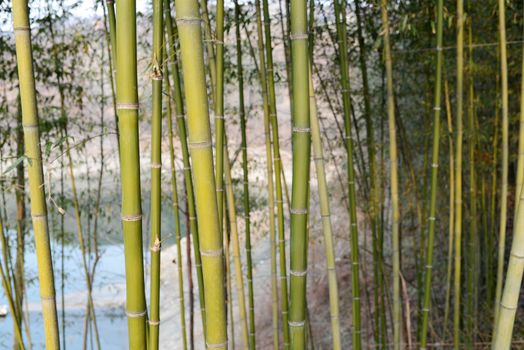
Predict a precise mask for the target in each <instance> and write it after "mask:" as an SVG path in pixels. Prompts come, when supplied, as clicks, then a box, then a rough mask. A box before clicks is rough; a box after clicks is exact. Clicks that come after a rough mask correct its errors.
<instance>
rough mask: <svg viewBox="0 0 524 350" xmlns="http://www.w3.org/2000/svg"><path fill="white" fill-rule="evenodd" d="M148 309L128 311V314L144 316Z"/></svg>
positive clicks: (136, 316)
mask: <svg viewBox="0 0 524 350" xmlns="http://www.w3.org/2000/svg"><path fill="white" fill-rule="evenodd" d="M146 312H147V311H146V310H144V311H126V316H127V317H131V318H138V317H143V316H145V315H146Z"/></svg>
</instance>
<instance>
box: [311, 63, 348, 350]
mask: <svg viewBox="0 0 524 350" xmlns="http://www.w3.org/2000/svg"><path fill="white" fill-rule="evenodd" d="M309 112H310V124H311V138H312V140H313V161H314V162H315V169H316V172H317V182H318V195H319V198H320V216H321V219H322V229H323V232H324V246H325V251H326V262H327V274H328V283H329V307H330V313H331V332H332V336H333V350H339V349H341V339H340V318H339V308H338V285H337V273H336V265H335V249H334V244H333V232H332V231H333V230H332V227H331V213H330V209H329V191H328V186H327V181H326V170H325V168H324V151H323V150H322V139H321V137H320V125H319V121H318V114H317V106H316V101H315V90H314V87H313V76H312V74H311V68H310V72H309Z"/></svg>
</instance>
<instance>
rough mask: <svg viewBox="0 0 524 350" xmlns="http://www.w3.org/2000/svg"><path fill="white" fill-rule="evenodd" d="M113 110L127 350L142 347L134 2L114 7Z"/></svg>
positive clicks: (143, 306) (126, 0)
mask: <svg viewBox="0 0 524 350" xmlns="http://www.w3.org/2000/svg"><path fill="white" fill-rule="evenodd" d="M116 13H117V22H118V26H117V33H116V36H117V38H118V40H117V50H116V51H117V52H119V53H120V54H118V55H117V64H116V67H117V68H116V70H117V72H118V74H117V110H118V116H119V123H120V145H121V153H120V162H121V183H122V226H123V234H124V254H125V266H126V268H125V271H126V314H127V323H128V334H129V348H130V349H144V348H145V347H146V343H147V341H146V340H147V339H146V329H147V327H146V313H147V311H146V303H145V290H144V265H143V248H142V208H141V195H140V153H139V152H140V151H139V139H138V91H137V86H138V83H137V58H136V57H137V56H136V2H135V0H122V1H118V3H117V11H116Z"/></svg>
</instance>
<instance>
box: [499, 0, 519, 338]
mask: <svg viewBox="0 0 524 350" xmlns="http://www.w3.org/2000/svg"><path fill="white" fill-rule="evenodd" d="M498 14H499V16H498V18H499V43H500V78H501V84H502V86H501V87H502V89H501V92H502V95H501V98H502V132H501V134H502V140H501V141H502V164H501V167H502V174H501V187H500V215H499V216H500V217H499V247H498V263H497V284H496V287H495V322H497V320H498V319H499V311H500V302H501V296H502V282H503V280H504V250H505V248H506V222H507V210H508V167H509V149H508V147H509V145H508V143H509V136H508V128H509V120H508V118H509V117H508V108H509V107H508V62H507V53H506V15H505V3H504V0H498ZM517 198H520V195H519V197H517ZM519 205H520V204H519ZM511 278H513V277H511ZM495 329H496V330H498V329H499V327H498V326H496V327H495Z"/></svg>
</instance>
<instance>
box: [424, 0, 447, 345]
mask: <svg viewBox="0 0 524 350" xmlns="http://www.w3.org/2000/svg"><path fill="white" fill-rule="evenodd" d="M443 13H444V1H443V0H438V3H437V59H436V66H437V67H436V72H435V96H434V97H435V100H434V107H433V110H434V119H433V150H432V155H431V195H430V201H429V217H428V220H429V229H428V246H427V255H426V266H425V273H424V300H423V307H422V329H421V334H420V348H421V349H425V348H426V346H427V340H428V339H427V336H428V323H429V310H430V307H431V277H432V272H433V245H434V241H435V224H436V215H437V187H438V166H439V164H438V163H439V148H440V106H441V94H442V61H443V55H442V27H443Z"/></svg>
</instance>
